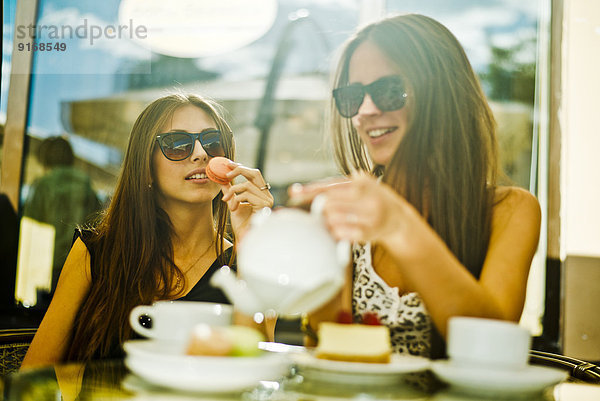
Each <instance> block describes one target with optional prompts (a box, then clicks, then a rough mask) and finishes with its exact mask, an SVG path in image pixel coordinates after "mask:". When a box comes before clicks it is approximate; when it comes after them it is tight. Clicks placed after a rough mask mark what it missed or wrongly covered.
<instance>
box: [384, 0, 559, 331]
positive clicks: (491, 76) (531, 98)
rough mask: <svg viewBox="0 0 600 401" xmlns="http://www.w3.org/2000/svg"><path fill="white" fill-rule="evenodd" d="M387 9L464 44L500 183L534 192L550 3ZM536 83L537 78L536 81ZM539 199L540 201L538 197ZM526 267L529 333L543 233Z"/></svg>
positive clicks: (534, 327)
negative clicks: (491, 121) (424, 18)
mask: <svg viewBox="0 0 600 401" xmlns="http://www.w3.org/2000/svg"><path fill="white" fill-rule="evenodd" d="M386 5H387V12H389V13H392V14H395V13H421V14H425V15H428V16H431V17H433V18H435V19H437V20H438V21H440V22H441V23H443V24H444V25H446V27H448V29H449V30H450V31H451V32H452V33H453V34H454V35H455V36H456V37H457V39H458V40H459V41H460V43H461V44H462V45H463V47H464V49H465V52H466V53H467V57H468V58H469V60H470V61H471V64H472V66H473V69H474V70H475V72H476V74H477V75H478V76H479V79H480V82H481V85H482V87H483V90H484V92H485V94H486V96H487V98H488V101H489V104H490V107H491V109H492V112H493V113H494V117H495V118H496V123H497V138H498V145H499V157H500V167H501V169H502V173H503V175H504V177H502V179H503V181H504V182H507V183H508V184H510V185H517V186H521V187H523V188H525V189H529V190H530V191H531V192H532V193H533V194H535V195H537V194H538V182H537V176H538V174H539V172H538V153H537V152H538V142H539V137H538V135H537V133H538V132H540V129H539V126H538V121H536V119H537V118H539V115H540V110H539V108H540V104H539V100H538V101H536V94H537V93H538V92H536V90H539V88H536V73H539V71H537V67H538V66H540V65H541V66H543V65H544V60H543V58H544V57H546V56H547V52H548V49H544V48H543V45H541V43H543V42H542V41H541V40H542V39H543V38H542V37H541V36H543V35H547V32H545V31H544V30H546V29H548V28H547V27H546V26H544V25H543V23H544V21H543V20H542V18H543V17H544V15H543V14H544V13H546V12H547V10H548V8H549V6H550V2H549V1H547V0H534V1H515V0H497V1H478V0H467V1H462V2H448V1H444V0H433V1H427V2H423V1H419V0H388V1H387V2H386ZM540 82H541V81H540ZM540 202H541V203H542V207H543V206H544V205H543V203H544V202H545V201H544V199H540ZM541 237H542V239H541V241H540V246H539V248H538V253H537V254H536V256H535V258H534V261H533V263H532V267H531V270H530V275H529V281H528V289H527V300H526V303H525V308H524V311H523V315H522V319H521V322H522V323H523V324H524V325H526V326H527V327H529V329H530V330H531V331H532V333H533V334H540V333H541V331H542V327H541V319H542V315H543V313H544V286H545V284H544V281H545V271H544V269H545V265H544V263H545V252H546V249H545V232H544V229H543V228H542V233H541Z"/></svg>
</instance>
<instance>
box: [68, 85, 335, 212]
mask: <svg viewBox="0 0 600 401" xmlns="http://www.w3.org/2000/svg"><path fill="white" fill-rule="evenodd" d="M264 85H265V82H264V80H263V79H256V80H246V81H237V82H233V81H222V80H216V81H208V82H196V83H193V84H187V85H183V86H180V87H179V88H177V89H176V90H178V91H181V92H191V93H199V94H201V95H204V96H209V97H212V98H214V99H216V100H217V101H218V102H219V103H221V104H222V105H223V106H224V107H225V108H226V109H227V111H228V114H229V115H230V116H231V118H230V122H231V126H232V129H233V130H234V132H235V137H236V153H237V160H238V161H239V162H241V163H243V164H246V165H248V166H254V165H255V162H256V161H255V157H256V156H255V155H256V147H257V145H258V136H259V132H258V130H257V129H256V128H255V127H254V125H253V123H254V120H255V118H256V112H257V110H258V107H259V104H260V99H261V97H262V95H263V91H264ZM170 90H171V89H169V88H159V89H146V90H139V91H128V92H124V93H122V94H119V95H115V96H112V97H107V98H98V99H89V100H81V101H74V102H65V103H63V104H62V116H63V124H64V125H65V126H66V127H69V130H70V131H71V132H73V133H75V134H76V135H79V136H81V137H84V138H87V139H89V140H92V141H94V142H96V143H99V144H102V145H106V146H110V147H112V148H115V149H118V150H120V151H121V152H124V151H125V148H126V146H127V140H128V136H129V131H130V130H131V127H132V125H133V123H134V121H135V118H136V117H137V115H138V114H139V113H140V112H141V110H142V109H143V108H144V106H145V105H146V104H148V103H149V102H150V101H152V100H154V99H156V98H158V97H160V96H163V95H164V94H165V93H166V92H168V91H170ZM328 96H329V87H328V83H327V78H326V77H325V76H323V75H317V74H315V75H303V76H295V77H284V78H282V79H281V81H280V83H279V85H278V88H277V91H276V93H275V104H274V107H275V110H274V115H275V116H276V117H275V121H274V123H273V126H272V127H271V135H270V141H269V144H268V147H269V149H268V159H267V161H266V166H265V171H266V173H267V179H268V181H269V182H270V183H271V184H272V185H273V186H274V187H286V186H287V185H289V184H291V183H293V182H299V181H309V180H315V179H319V178H323V177H326V176H330V175H334V174H337V169H336V167H335V164H334V162H333V160H332V158H331V157H330V155H329V151H328V149H327V146H326V145H325V143H326V141H325V136H324V135H325V127H324V116H325V109H326V106H327V103H326V102H327V100H326V99H327V98H328ZM119 166H120V162H114V161H113V162H112V163H111V164H109V165H107V166H97V165H94V166H90V169H89V170H88V171H89V172H90V174H91V175H92V178H93V179H94V182H95V184H96V185H97V186H98V188H100V189H102V190H106V191H108V192H110V190H111V189H112V187H113V185H114V179H115V176H116V174H117V172H118V168H119ZM278 201H279V202H282V201H284V199H283V198H280V199H278Z"/></svg>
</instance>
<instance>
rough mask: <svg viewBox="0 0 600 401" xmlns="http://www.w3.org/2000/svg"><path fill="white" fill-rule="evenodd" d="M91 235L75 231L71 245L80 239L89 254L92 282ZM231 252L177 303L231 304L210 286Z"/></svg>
mask: <svg viewBox="0 0 600 401" xmlns="http://www.w3.org/2000/svg"><path fill="white" fill-rule="evenodd" d="M92 235H93V232H92V231H91V230H86V229H77V230H75V235H74V237H73V243H74V242H75V240H76V239H77V238H81V241H83V243H84V244H85V246H86V248H87V249H88V251H89V253H90V261H91V266H92V267H91V275H92V282H94V281H95V276H96V275H97V269H96V268H95V265H94V262H95V253H96V252H95V249H94V247H93V246H90V243H89V241H90V239H91V236H92ZM232 252H233V247H229V248H228V249H226V250H224V251H223V253H222V254H221V255H220V256H219V257H217V258H216V259H215V261H214V262H213V263H212V265H210V267H209V268H208V270H207V271H206V273H204V275H203V276H202V277H201V278H200V280H198V282H197V283H196V285H194V287H193V288H192V289H191V290H190V291H189V292H188V293H187V294H186V295H184V296H183V297H181V298H178V299H177V301H197V302H215V303H221V304H231V302H230V301H229V299H228V298H227V296H225V294H224V293H223V291H221V289H219V288H216V287H213V286H212V285H211V284H210V279H211V277H212V276H213V274H215V272H216V271H217V270H219V268H221V267H222V266H224V265H226V264H227V265H229V260H230V259H231V253H232ZM229 267H230V268H231V269H232V270H233V271H236V270H237V266H236V264H235V263H233V264H232V265H231V266H229Z"/></svg>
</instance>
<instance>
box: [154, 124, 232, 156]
mask: <svg viewBox="0 0 600 401" xmlns="http://www.w3.org/2000/svg"><path fill="white" fill-rule="evenodd" d="M156 140H157V141H158V145H159V146H160V150H161V152H162V154H163V155H165V157H166V158H167V159H169V160H172V161H174V162H178V161H181V160H185V159H187V158H188V157H189V156H190V155H191V154H192V152H193V151H194V145H195V144H196V140H198V141H199V142H200V145H202V149H204V151H205V152H206V154H207V155H209V156H210V157H216V156H225V149H224V148H223V144H222V141H221V131H219V130H218V129H211V130H209V131H203V132H199V133H197V134H194V133H190V132H167V133H164V134H160V135H157V136H156Z"/></svg>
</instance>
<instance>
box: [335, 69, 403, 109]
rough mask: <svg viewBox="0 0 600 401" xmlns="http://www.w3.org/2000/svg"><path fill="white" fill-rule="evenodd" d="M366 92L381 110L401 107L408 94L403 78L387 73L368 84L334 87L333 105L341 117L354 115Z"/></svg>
mask: <svg viewBox="0 0 600 401" xmlns="http://www.w3.org/2000/svg"><path fill="white" fill-rule="evenodd" d="M367 93H368V94H369V95H370V96H371V99H373V103H375V106H377V108H378V109H379V110H381V111H392V110H399V109H401V108H402V107H404V104H405V103H406V97H407V96H408V95H407V94H406V90H405V88H404V80H402V78H401V77H400V76H398V75H389V76H386V77H383V78H379V79H378V80H377V81H375V82H371V83H370V84H369V85H363V84H359V83H353V84H350V85H348V86H342V87H340V88H336V89H334V90H333V98H334V99H335V106H336V107H337V109H338V111H339V112H340V114H341V115H342V116H343V117H346V118H351V117H354V116H355V115H357V114H358V109H360V105H361V104H362V103H363V100H364V99H365V94H367Z"/></svg>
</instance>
